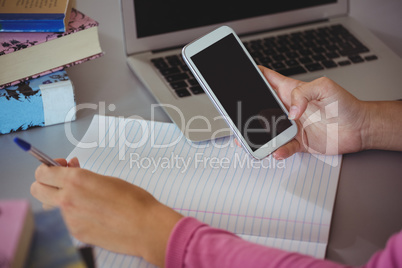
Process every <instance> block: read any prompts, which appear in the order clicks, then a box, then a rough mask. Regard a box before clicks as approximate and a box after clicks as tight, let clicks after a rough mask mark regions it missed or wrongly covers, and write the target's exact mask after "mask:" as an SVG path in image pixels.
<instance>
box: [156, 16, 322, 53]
mask: <svg viewBox="0 0 402 268" xmlns="http://www.w3.org/2000/svg"><path fill="white" fill-rule="evenodd" d="M327 21H329V19H319V20H314V21H309V22H304V23H298V24H291V25H287V26H282V27H277V28H272V29H269V30H263V31H256V32H250V33H247V34H242V35H239V36H240V37H245V36H250V35H255V34H261V33H269V32H274V31H278V30H286V29H289V28H293V27H297V26H306V25H310V24H315V23H320V22H327ZM183 46H185V44H182V45H178V46H173V47H168V48H163V49H155V50H152V53H160V52H165V51H169V50H174V49H180V48H182V47H183Z"/></svg>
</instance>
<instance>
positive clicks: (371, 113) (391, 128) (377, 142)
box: [361, 101, 402, 151]
mask: <svg viewBox="0 0 402 268" xmlns="http://www.w3.org/2000/svg"><path fill="white" fill-rule="evenodd" d="M364 105H365V107H366V109H365V110H366V120H365V124H364V126H363V128H362V132H361V135H362V141H363V149H382V150H394V151H402V101H381V102H380V101H378V102H377V101H376V102H365V104H364Z"/></svg>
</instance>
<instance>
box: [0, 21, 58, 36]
mask: <svg viewBox="0 0 402 268" xmlns="http://www.w3.org/2000/svg"><path fill="white" fill-rule="evenodd" d="M64 31H65V25H64V21H63V20H0V32H35V33H36V32H64Z"/></svg>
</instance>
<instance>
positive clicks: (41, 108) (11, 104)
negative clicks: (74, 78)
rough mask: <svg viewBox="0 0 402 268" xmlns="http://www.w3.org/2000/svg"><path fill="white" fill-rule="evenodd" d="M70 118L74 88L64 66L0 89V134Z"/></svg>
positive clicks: (73, 117)
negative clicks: (55, 70)
mask: <svg viewBox="0 0 402 268" xmlns="http://www.w3.org/2000/svg"><path fill="white" fill-rule="evenodd" d="M73 120H75V100H74V88H73V85H72V83H71V81H70V79H69V77H68V75H67V73H66V71H65V70H62V71H58V72H54V73H51V74H48V75H45V76H42V77H39V78H36V79H31V80H28V81H25V82H23V83H20V84H18V85H16V86H10V87H6V88H4V89H0V134H7V133H11V132H16V131H20V130H27V129H29V128H32V127H43V126H49V125H53V124H58V123H63V122H69V121H73Z"/></svg>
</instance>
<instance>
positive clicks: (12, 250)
mask: <svg viewBox="0 0 402 268" xmlns="http://www.w3.org/2000/svg"><path fill="white" fill-rule="evenodd" d="M33 233H34V219H33V215H32V211H31V206H30V204H29V202H28V201H26V200H2V201H0V267H12V268H14V267H24V265H25V263H26V260H27V257H28V253H29V249H30V246H31V242H32V237H33Z"/></svg>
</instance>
